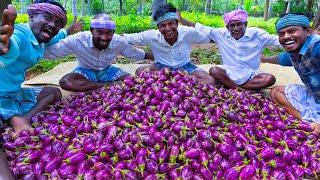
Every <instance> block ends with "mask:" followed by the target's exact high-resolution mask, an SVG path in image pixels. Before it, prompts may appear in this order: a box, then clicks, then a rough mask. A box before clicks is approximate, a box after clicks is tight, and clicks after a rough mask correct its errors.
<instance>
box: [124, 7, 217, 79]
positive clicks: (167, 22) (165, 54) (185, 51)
mask: <svg viewBox="0 0 320 180" xmlns="http://www.w3.org/2000/svg"><path fill="white" fill-rule="evenodd" d="M176 11H177V10H176V8H175V7H173V6H172V5H170V4H166V5H163V6H160V7H159V8H158V10H157V11H156V12H155V14H154V17H153V19H154V21H155V22H156V23H157V27H158V30H155V29H153V30H147V31H144V32H140V33H134V34H125V35H124V37H125V38H126V39H127V41H128V42H130V43H132V44H135V45H140V46H150V47H151V50H152V52H153V55H154V59H155V63H153V64H151V65H149V66H147V67H141V68H139V69H138V70H137V73H138V74H139V72H141V71H142V70H145V69H147V70H151V71H155V70H159V69H162V68H164V67H168V68H170V69H171V70H183V71H185V72H187V73H189V74H190V75H193V76H195V77H196V78H197V79H199V80H200V81H203V82H206V83H208V84H213V83H214V79H213V77H211V76H210V75H209V73H207V72H205V71H203V70H201V69H199V68H198V67H197V66H195V65H194V64H193V63H191V59H190V53H191V49H192V44H199V43H208V42H209V41H210V39H209V38H208V37H207V36H206V35H205V34H204V33H203V32H201V31H198V30H196V29H194V28H191V27H185V26H178V18H177V14H176Z"/></svg>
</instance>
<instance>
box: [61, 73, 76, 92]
mask: <svg viewBox="0 0 320 180" xmlns="http://www.w3.org/2000/svg"><path fill="white" fill-rule="evenodd" d="M59 85H60V87H61V88H62V89H64V90H71V89H73V87H75V83H74V80H73V78H71V77H69V76H64V77H62V78H61V79H60V81H59Z"/></svg>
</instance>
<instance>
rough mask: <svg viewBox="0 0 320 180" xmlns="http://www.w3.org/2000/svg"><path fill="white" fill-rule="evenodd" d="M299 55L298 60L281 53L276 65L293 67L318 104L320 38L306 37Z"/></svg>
mask: <svg viewBox="0 0 320 180" xmlns="http://www.w3.org/2000/svg"><path fill="white" fill-rule="evenodd" d="M299 55H300V56H299V58H298V59H293V54H292V53H288V52H285V53H281V54H280V55H279V58H278V59H279V62H278V63H279V64H280V65H282V66H293V67H294V68H295V70H296V71H297V73H298V74H299V76H300V78H301V80H302V82H303V83H304V84H305V86H306V87H307V89H308V91H309V92H310V94H311V95H312V96H314V97H315V99H316V102H317V103H320V36H319V35H312V36H310V37H308V39H307V40H306V42H305V43H304V44H303V46H302V48H301V49H300V52H299Z"/></svg>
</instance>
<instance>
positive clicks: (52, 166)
mask: <svg viewBox="0 0 320 180" xmlns="http://www.w3.org/2000/svg"><path fill="white" fill-rule="evenodd" d="M61 161H62V158H61V157H59V156H55V157H52V159H51V160H50V161H49V162H48V163H47V164H46V166H45V172H47V173H51V172H52V171H54V170H56V169H57V168H58V167H59V166H60V164H61Z"/></svg>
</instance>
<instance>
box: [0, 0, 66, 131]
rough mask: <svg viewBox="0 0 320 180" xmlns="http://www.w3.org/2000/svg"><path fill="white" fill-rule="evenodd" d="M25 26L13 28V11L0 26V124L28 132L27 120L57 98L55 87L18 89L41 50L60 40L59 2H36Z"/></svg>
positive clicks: (62, 17)
mask: <svg viewBox="0 0 320 180" xmlns="http://www.w3.org/2000/svg"><path fill="white" fill-rule="evenodd" d="M28 15H29V23H28V24H17V25H14V22H15V18H16V10H15V8H14V7H13V6H9V7H8V9H6V10H5V11H4V15H3V18H2V23H1V26H0V33H1V34H0V35H1V36H0V37H1V38H0V74H1V79H0V122H2V121H6V120H9V122H10V124H11V126H12V127H13V128H14V130H15V131H16V132H17V133H19V132H20V131H21V130H29V131H32V130H33V128H32V127H31V125H30V120H31V117H32V116H33V115H35V114H36V113H38V112H40V111H42V110H43V109H44V108H45V107H46V106H47V105H48V104H50V103H53V102H54V101H56V100H59V99H60V98H61V92H60V90H59V89H58V88H53V87H45V88H22V87H21V84H22V83H23V81H24V80H25V72H26V71H27V70H28V69H29V68H30V67H32V66H33V65H35V64H36V63H38V61H39V60H40V59H41V58H42V57H43V56H44V52H45V47H46V46H47V45H50V44H53V43H55V42H57V41H58V40H59V39H62V38H64V37H65V36H66V35H67V33H66V31H65V30H64V31H60V29H62V28H63V27H64V26H65V25H66V22H67V16H66V12H65V10H64V8H63V7H62V6H61V4H60V3H58V2H55V1H54V0H37V1H36V2H35V3H34V4H32V5H30V6H29V7H28Z"/></svg>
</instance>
